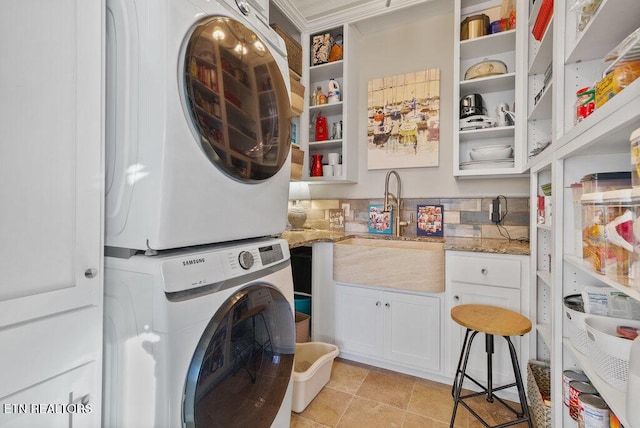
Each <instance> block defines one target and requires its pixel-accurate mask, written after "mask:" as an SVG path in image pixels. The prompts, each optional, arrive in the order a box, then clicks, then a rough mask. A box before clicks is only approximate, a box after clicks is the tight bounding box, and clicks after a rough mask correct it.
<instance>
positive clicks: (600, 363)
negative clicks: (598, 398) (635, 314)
mask: <svg viewBox="0 0 640 428" xmlns="http://www.w3.org/2000/svg"><path fill="white" fill-rule="evenodd" d="M585 326H586V327H587V337H588V338H589V359H590V360H591V365H592V367H593V369H594V370H595V372H596V373H597V374H598V376H600V377H601V378H602V379H603V380H604V381H605V382H607V383H608V384H609V385H611V386H612V387H614V388H616V389H617V390H619V391H622V392H627V382H628V380H629V360H630V357H631V345H632V344H633V343H634V341H633V340H629V339H624V338H621V337H618V334H617V333H616V328H617V327H619V326H628V327H634V328H640V321H633V320H627V319H620V318H609V317H597V318H595V317H587V318H586V319H585Z"/></svg>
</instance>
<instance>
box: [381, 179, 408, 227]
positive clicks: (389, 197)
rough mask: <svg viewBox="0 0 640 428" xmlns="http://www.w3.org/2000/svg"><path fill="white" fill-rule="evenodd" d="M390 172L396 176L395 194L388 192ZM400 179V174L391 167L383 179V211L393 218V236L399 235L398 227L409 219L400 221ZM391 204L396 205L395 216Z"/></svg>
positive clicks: (405, 223) (406, 223) (402, 225)
mask: <svg viewBox="0 0 640 428" xmlns="http://www.w3.org/2000/svg"><path fill="white" fill-rule="evenodd" d="M391 174H393V175H395V176H396V194H395V195H394V194H393V193H391V192H389V178H390V177H391ZM401 192H402V181H401V180H400V174H398V172H397V171H395V170H393V169H391V170H389V171H388V172H387V176H386V177H385V179H384V207H383V210H384V211H385V212H389V213H391V218H392V220H393V234H394V235H395V236H400V230H401V229H400V228H401V227H404V226H408V225H409V224H410V223H411V222H410V221H400V210H401V209H402V199H401V197H402V196H401ZM393 205H395V206H396V216H395V217H396V218H395V219H394V218H393Z"/></svg>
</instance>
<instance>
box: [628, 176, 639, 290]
mask: <svg viewBox="0 0 640 428" xmlns="http://www.w3.org/2000/svg"><path fill="white" fill-rule="evenodd" d="M631 205H632V206H633V212H634V218H633V237H634V240H635V245H634V248H633V254H632V255H631V270H630V271H629V285H630V286H631V287H633V288H635V289H636V290H640V187H634V188H633V190H632V191H631Z"/></svg>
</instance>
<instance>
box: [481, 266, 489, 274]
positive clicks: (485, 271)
mask: <svg viewBox="0 0 640 428" xmlns="http://www.w3.org/2000/svg"><path fill="white" fill-rule="evenodd" d="M487 272H489V271H488V270H487V268H482V269H480V273H482V274H483V275H486V274H487Z"/></svg>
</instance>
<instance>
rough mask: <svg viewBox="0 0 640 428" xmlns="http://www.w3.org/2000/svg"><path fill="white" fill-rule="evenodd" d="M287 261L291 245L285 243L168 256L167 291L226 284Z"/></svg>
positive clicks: (165, 269)
mask: <svg viewBox="0 0 640 428" xmlns="http://www.w3.org/2000/svg"><path fill="white" fill-rule="evenodd" d="M157 257H159V258H165V257H163V256H157ZM288 257H289V252H288V244H287V242H286V241H285V240H282V239H269V240H263V241H260V242H255V243H251V244H238V243H235V244H233V245H232V244H223V245H216V246H210V247H208V248H206V249H203V250H200V251H191V252H182V251H181V252H177V253H174V254H172V255H170V256H169V255H168V256H166V258H165V260H163V262H162V267H161V270H162V276H163V277H164V289H165V291H167V292H177V291H184V290H189V289H193V288H197V287H202V286H204V285H211V284H215V283H219V282H223V281H226V280H229V279H232V278H236V277H239V276H242V275H246V274H247V273H253V272H257V271H260V270H261V269H264V268H267V267H269V266H271V265H274V264H277V263H279V262H282V261H284V260H286V259H287V258H288Z"/></svg>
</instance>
